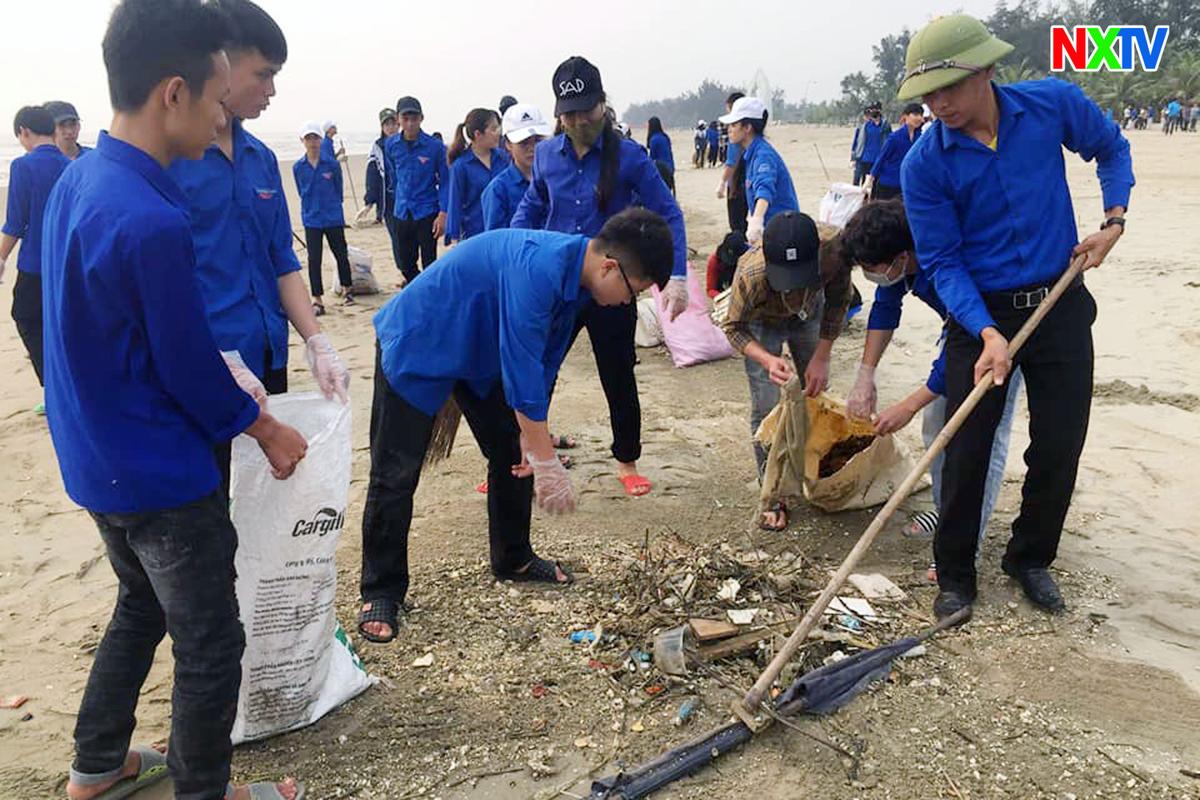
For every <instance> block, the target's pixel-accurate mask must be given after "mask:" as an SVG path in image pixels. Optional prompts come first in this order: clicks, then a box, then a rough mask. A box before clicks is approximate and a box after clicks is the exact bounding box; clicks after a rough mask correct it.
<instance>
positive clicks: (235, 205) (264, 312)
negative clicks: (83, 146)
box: [89, 120, 300, 378]
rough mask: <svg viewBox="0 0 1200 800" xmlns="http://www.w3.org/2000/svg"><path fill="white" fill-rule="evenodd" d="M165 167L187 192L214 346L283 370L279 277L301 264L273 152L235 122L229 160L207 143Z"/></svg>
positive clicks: (284, 329) (256, 366) (258, 369)
mask: <svg viewBox="0 0 1200 800" xmlns="http://www.w3.org/2000/svg"><path fill="white" fill-rule="evenodd" d="M90 157H91V156H89V158H90ZM168 173H169V174H170V175H171V177H172V178H174V179H175V182H176V183H178V184H179V187H180V188H181V189H182V190H183V193H184V195H185V196H186V198H187V203H188V206H187V208H188V215H189V217H190V218H191V221H192V240H193V242H194V243H195V249H196V278H197V280H198V281H199V283H200V295H201V297H203V298H204V307H205V308H206V309H208V324H209V326H210V327H211V328H212V333H213V336H214V337H215V338H216V340H217V346H218V347H220V349H222V350H237V351H238V352H239V353H241V355H242V360H244V361H245V362H246V366H248V367H249V368H250V369H251V370H252V371H253V372H254V373H255V374H256V375H258V377H259V378H262V377H263V367H264V366H265V365H264V359H263V356H264V355H265V354H268V353H269V354H270V368H271V369H283V368H284V367H286V366H287V356H288V351H287V343H288V320H287V315H286V314H285V313H284V310H283V303H282V301H281V300H280V297H279V279H280V278H281V277H283V276H285V275H288V274H290V273H292V272H296V271H297V270H299V269H300V262H299V261H298V260H297V259H296V253H295V251H294V250H292V221H291V216H290V215H289V213H288V206H287V197H286V196H285V195H284V193H283V179H282V177H281V176H280V174H279V162H278V161H277V160H276V159H275V154H274V153H273V152H271V148H269V147H267V146H266V145H265V144H263V143H262V142H261V141H259V140H258V139H257V138H255V137H254V136H253V135H252V134H251V133H250V132H249V131H247V130H246V129H245V128H243V127H242V123H241V121H240V120H234V122H233V162H232V163H231V162H230V161H229V159H228V158H226V157H225V154H224V153H223V152H221V148H220V147H218V146H216V145H212V146H210V147H209V148H208V149H207V150H206V151H205V152H204V157H203V158H201V159H200V160H198V161H187V160H183V159H181V160H179V161H176V162H175V163H173V164H172V165H171V166H170V168H169V169H168Z"/></svg>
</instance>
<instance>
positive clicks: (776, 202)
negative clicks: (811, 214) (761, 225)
mask: <svg viewBox="0 0 1200 800" xmlns="http://www.w3.org/2000/svg"><path fill="white" fill-rule="evenodd" d="M759 200H766V201H767V202H768V203H769V204H770V205H768V206H767V217H766V219H765V220H764V222H770V221H771V218H772V217H774V216H775V215H776V214H779V213H780V212H783V211H799V210H800V201H799V200H797V199H796V187H795V186H793V185H792V176H791V174H790V173H789V172H788V168H787V165H786V164H784V163H783V159H782V158H781V157H780V156H779V153H778V151H776V150H775V148H774V147H772V146H771V143H770V142H768V141H767V140H766V139H764V138H763V137H761V136H757V137H755V139H754V141H753V142H751V143H750V146H749V147H748V148H746V205H747V207H748V208H749V210H750V213H751V214H753V213H754V206H755V205H757V203H758V201H759Z"/></svg>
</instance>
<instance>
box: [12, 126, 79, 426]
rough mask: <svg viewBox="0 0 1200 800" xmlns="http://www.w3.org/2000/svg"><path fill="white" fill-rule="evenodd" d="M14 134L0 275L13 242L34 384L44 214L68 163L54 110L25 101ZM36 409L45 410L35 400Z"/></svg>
mask: <svg viewBox="0 0 1200 800" xmlns="http://www.w3.org/2000/svg"><path fill="white" fill-rule="evenodd" d="M13 134H14V135H15V136H16V137H17V141H19V142H20V143H21V147H22V149H24V150H25V155H23V156H21V157H20V158H16V159H13V162H12V164H10V165H9V170H8V175H9V177H8V205H7V206H6V209H5V212H4V214H5V216H4V227H3V228H0V280H3V279H4V271H5V264H6V263H7V262H8V257H9V256H10V255H12V251H13V248H14V247H16V246H17V242H18V241H19V242H20V243H21V249H20V251H19V252H18V253H17V281H16V283H15V284H14V285H13V303H12V318H13V322H15V323H16V325H17V334H18V335H19V336H20V337H21V343H22V344H24V345H25V352H26V353H27V354H28V355H29V362H30V363H31V364H33V372H34V374H35V375H37V379H38V385H40V386H44V385H45V381H44V380H43V376H42V366H43V365H42V225H43V220H42V216H43V213H44V211H45V208H46V200H47V199H48V198H49V197H50V190H51V189H53V188H54V184H55V183H57V182H58V178H59V176H60V175H62V171H63V170H64V169H66V168H67V165H68V164H70V163H71V161H70V159H68V158H67V157H66V156H65V155H63V154H62V151H61V150H59V148H58V145H56V144H55V143H54V115H53V114H52V113H51V112H50V111H48V110H46V108H45V107H43V106H25V107H24V108H22V109H21V110H19V111H18V112H17V115H16V116H15V117H14V118H13ZM33 410H34V413H36V414H42V413H44V406H43V405H42V403H41V402H40V401H39V402H38V404H37V406H35V407H34V409H33Z"/></svg>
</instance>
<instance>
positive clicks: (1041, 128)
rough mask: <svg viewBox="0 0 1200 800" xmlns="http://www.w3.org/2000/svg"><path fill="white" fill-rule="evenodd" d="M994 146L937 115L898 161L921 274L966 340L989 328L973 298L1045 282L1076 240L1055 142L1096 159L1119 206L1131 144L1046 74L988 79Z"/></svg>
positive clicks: (1110, 200) (1129, 174) (1072, 89)
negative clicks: (995, 121) (1002, 82)
mask: <svg viewBox="0 0 1200 800" xmlns="http://www.w3.org/2000/svg"><path fill="white" fill-rule="evenodd" d="M993 91H994V92H995V93H996V100H997V102H998V103H999V107H1000V126H999V131H998V133H997V146H996V149H995V150H992V149H991V148H990V147H988V146H987V145H984V144H982V143H980V142H978V141H976V140H975V139H972V138H971V137H969V136H967V135H966V134H964V133H962V132H961V131H957V130H952V129H950V128H948V127H946V126H945V125H943V124H942V123H941V121H936V122H934V123H933V125H932V127H931V128H930V129H929V130H928V131H926V132H925V133H924V134H922V136H921V138H920V139H918V140H917V143H916V144H915V145H913V148H912V150H910V151H909V154H908V156H907V158H905V159H904V163H903V165H902V166H901V168H900V177H901V186H902V188H903V191H904V202H905V210H906V212H907V215H908V221H909V225H910V226H911V227H912V233H913V238H914V240H915V241H916V245H917V260H918V261H919V262H920V264H921V269H922V270H923V271H925V272H926V273H927V274H929V275H930V276H932V278H933V283H934V286H936V287H937V291H938V294H939V295H940V296H941V298H942V300H943V301H944V302H945V303H946V307H947V308H948V309H949V311H950V315H951V316H952V317H953V318H954V320H955V321H956V322H958V324H960V325H962V326H963V327H964V328H965V329H967V330H968V331H970V332H971V334H973V335H975V336H979V334H980V331H982V330H983V329H984V328H987V327H992V326H994V325H995V324H996V323H995V321H994V320H993V319H992V316H991V314H989V313H988V310H987V307H986V306H985V305H984V302H983V297H982V296H981V295H982V293H986V292H996V291H1004V290H1009V289H1017V288H1021V287H1024V286H1036V285H1043V284H1046V283H1050V282H1052V281H1054V280H1055V279H1056V278H1058V276H1059V275H1061V274H1062V273H1063V272H1064V271H1065V270H1066V268H1067V265H1068V262H1069V260H1070V257H1071V251H1072V249H1073V248H1074V247H1075V245H1076V244H1077V243H1078V241H1079V237H1078V233H1077V231H1076V228H1075V211H1074V208H1073V207H1072V205H1071V193H1070V190H1069V189H1068V187H1067V178H1066V169H1065V164H1064V162H1063V155H1062V148H1063V147H1064V146H1065V147H1066V148H1067V149H1069V150H1071V151H1073V152H1076V153H1078V154H1079V155H1080V156H1081V157H1082V158H1083V159H1084V160H1085V161H1091V160H1093V159H1095V160H1096V164H1097V166H1096V174H1097V175H1098V176H1099V178H1100V189H1101V192H1102V194H1103V196H1104V208H1111V207H1113V206H1127V205H1128V203H1129V193H1130V189H1131V188H1132V187H1133V184H1134V178H1133V163H1132V161H1131V159H1130V156H1129V142H1128V141H1126V139H1125V137H1124V136H1123V135H1122V134H1121V129H1120V127H1119V126H1118V125H1117V124H1116V123H1115V122H1110V121H1108V120H1106V119H1105V118H1104V113H1103V112H1102V111H1101V110H1100V108H1099V107H1098V106H1097V105H1096V104H1095V103H1093V102H1092V101H1091V100H1089V99H1088V98H1087V97H1086V96H1085V95H1084V93H1083V91H1082V90H1081V89H1079V87H1077V86H1075V85H1074V84H1070V83H1066V82H1065V81H1060V80H1056V79H1053V78H1047V79H1044V80H1039V81H1029V82H1025V83H1017V84H1012V85H1009V86H993Z"/></svg>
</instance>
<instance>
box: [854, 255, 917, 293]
mask: <svg viewBox="0 0 1200 800" xmlns="http://www.w3.org/2000/svg"><path fill="white" fill-rule="evenodd" d="M905 256H906V253H901V254H900V255H898V256H896V257H895V258H894V259H892V263H891V264H888V268H887V269H885V270H884V271H883V272H872V271H870V270H866V269H864V270H863V271H862V274H863V277H864V278H866V279H867V280H869V281H870V282H871V283H873V284H875V285H876V286H895V285H896V284H897V283H899V282H900V281H902V280H904V274H905V272H907V269H905V267H907V265H908V261H907V259H905V261H904V267H901V268H900V271H899V272H897V273H896V275H895V276H893V275H892V270H893V269H895V268H896V265H897V264H898V263H899V262H900V260H901V259H902V258H905Z"/></svg>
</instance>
